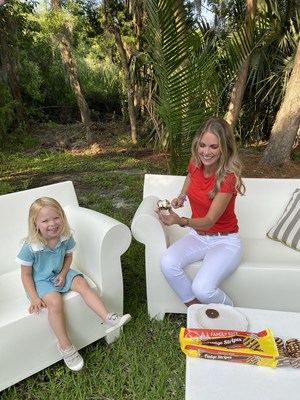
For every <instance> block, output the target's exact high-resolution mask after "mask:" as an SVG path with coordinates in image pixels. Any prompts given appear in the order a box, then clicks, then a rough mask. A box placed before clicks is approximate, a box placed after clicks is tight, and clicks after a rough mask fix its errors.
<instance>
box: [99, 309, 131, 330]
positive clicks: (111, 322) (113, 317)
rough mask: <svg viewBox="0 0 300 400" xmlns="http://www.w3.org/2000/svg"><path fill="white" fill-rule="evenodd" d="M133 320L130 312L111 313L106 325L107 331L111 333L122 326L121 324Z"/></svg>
mask: <svg viewBox="0 0 300 400" xmlns="http://www.w3.org/2000/svg"><path fill="white" fill-rule="evenodd" d="M130 320H131V315H130V314H125V315H122V314H117V313H109V314H108V316H107V318H106V321H105V322H104V325H105V326H106V330H105V332H106V333H110V332H112V331H114V330H115V329H118V328H121V326H123V325H125V324H127V322H129V321H130Z"/></svg>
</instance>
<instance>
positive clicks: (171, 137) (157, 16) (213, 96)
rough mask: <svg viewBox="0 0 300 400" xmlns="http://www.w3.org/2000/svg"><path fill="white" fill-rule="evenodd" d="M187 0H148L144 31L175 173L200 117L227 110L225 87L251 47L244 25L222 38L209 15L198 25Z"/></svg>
mask: <svg viewBox="0 0 300 400" xmlns="http://www.w3.org/2000/svg"><path fill="white" fill-rule="evenodd" d="M182 4H183V2H182V1H181V2H180V1H178V0H169V1H167V2H166V1H163V0H149V1H147V2H146V11H147V24H146V35H145V37H146V40H147V39H148V40H147V51H148V56H149V59H150V62H151V66H152V69H153V77H154V80H155V83H156V91H155V92H154V94H153V97H152V100H153V103H154V112H155V113H156V115H158V117H159V119H160V122H161V123H162V126H163V129H162V130H161V131H160V132H159V133H158V142H159V145H160V146H161V147H164V148H166V149H168V150H169V151H170V154H171V163H170V168H171V172H173V173H184V172H185V168H186V164H187V159H188V157H189V156H190V144H191V140H192V137H193V136H194V134H195V131H196V129H197V128H198V127H199V125H200V123H201V122H203V120H204V119H206V118H208V117H210V116H212V115H221V116H223V115H224V113H225V111H224V108H223V104H222V103H223V98H224V92H225V90H226V89H227V88H228V86H229V83H230V82H231V81H232V80H233V78H234V77H235V75H236V72H237V70H238V69H239V68H240V66H241V64H242V62H243V61H244V60H245V59H246V58H247V56H248V55H249V53H250V51H251V49H250V47H249V43H248V41H247V40H246V37H245V35H246V33H245V31H244V30H241V31H240V32H237V33H236V34H230V35H225V37H224V38H222V37H220V36H218V34H217V33H216V32H215V31H213V30H212V29H211V28H210V26H209V25H208V24H207V23H206V22H205V21H201V23H200V24H199V25H196V24H195V23H194V21H193V18H192V15H190V14H189V13H188V12H187V11H184V12H182V10H183V6H182ZM225 97H226V95H225ZM157 125H158V124H157Z"/></svg>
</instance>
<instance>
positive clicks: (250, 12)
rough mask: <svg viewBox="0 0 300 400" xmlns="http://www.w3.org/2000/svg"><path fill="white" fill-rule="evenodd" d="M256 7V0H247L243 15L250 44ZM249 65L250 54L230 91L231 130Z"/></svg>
mask: <svg viewBox="0 0 300 400" xmlns="http://www.w3.org/2000/svg"><path fill="white" fill-rule="evenodd" d="M256 9H257V0H247V9H246V17H245V31H246V35H247V37H248V41H249V43H250V44H252V42H253V32H252V29H251V25H252V21H254V18H255V14H256ZM249 66H250V56H249V57H247V59H246V60H245V61H244V63H243V64H242V66H241V68H240V70H239V72H238V74H237V77H236V81H235V84H234V87H233V89H232V92H231V98H230V103H229V107H228V113H227V116H226V121H227V122H228V123H229V125H230V126H231V127H232V130H233V132H234V131H235V128H236V125H237V121H238V118H239V114H240V111H241V106H242V101H243V97H244V93H245V88H246V82H247V76H248V70H249Z"/></svg>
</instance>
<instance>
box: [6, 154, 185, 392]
mask: <svg viewBox="0 0 300 400" xmlns="http://www.w3.org/2000/svg"><path fill="white" fill-rule="evenodd" d="M0 160H2V162H1V164H0V194H5V193H10V192H14V191H18V190H24V189H27V188H31V187H35V186H41V185H44V184H48V183H54V182H58V181H62V180H69V179H71V180H73V182H74V186H75V189H76V192H77V195H78V199H79V203H80V205H82V206H84V207H88V208H91V209H94V210H96V211H100V212H103V213H105V214H107V215H110V216H112V217H114V218H117V219H118V220H120V221H122V222H123V223H125V224H126V225H127V226H130V223H131V220H132V217H133V215H134V212H135V210H136V208H137V206H138V204H139V202H140V201H141V199H142V190H143V177H144V174H145V173H163V172H166V171H167V165H164V163H163V164H154V163H153V162H151V161H149V160H143V159H135V158H134V157H132V156H131V155H126V153H122V154H118V153H115V154H109V156H105V155H103V156H99V155H74V154H71V153H68V152H64V153H43V152H41V153H40V154H34V155H33V154H32V155H31V154H30V153H28V150H26V152H24V153H22V152H21V151H19V152H18V153H13V152H6V153H3V152H2V153H0ZM122 265H123V279H124V310H125V311H126V312H129V313H131V315H132V317H133V319H132V321H131V322H130V323H129V324H128V325H126V326H125V327H124V330H123V334H122V335H121V337H120V338H119V339H118V340H117V341H116V342H114V343H112V344H110V345H107V344H106V342H105V341H104V340H103V339H102V340H99V341H97V342H95V343H93V344H91V345H90V346H87V347H85V348H84V349H82V350H81V354H82V356H83V358H84V360H85V366H84V368H83V370H81V371H80V372H78V373H74V372H72V371H70V370H68V369H67V368H66V367H65V365H64V363H63V362H62V361H61V362H59V363H56V364H54V365H53V366H51V367H49V368H46V369H45V370H43V371H40V372H39V373H37V374H35V375H33V376H31V377H29V378H27V379H25V380H23V381H21V382H19V383H17V384H16V385H14V386H12V387H10V388H8V389H6V390H4V391H3V392H1V399H2V400H8V399H9V400H11V399H16V400H23V399H24V400H25V399H26V400H33V399H34V400H39V399H41V400H52V399H53V400H74V399H75V400H77V399H78V400H81V399H82V400H127V399H128V400H129V399H130V400H131V399H132V400H148V399H149V400H168V399H175V400H182V399H184V387H185V356H184V354H183V353H182V352H181V351H180V346H179V341H178V336H179V330H180V327H181V326H185V323H186V318H185V316H183V315H168V316H167V317H166V318H165V319H164V321H156V320H150V319H149V318H148V314H147V306H146V280H145V270H144V247H143V245H141V244H140V243H138V242H136V241H135V240H134V239H133V240H132V244H131V246H130V248H129V249H128V251H127V252H126V253H125V254H124V255H123V256H122ZM49 329H50V328H49ZM79 329H80V328H79ZM12 351H13V349H12Z"/></svg>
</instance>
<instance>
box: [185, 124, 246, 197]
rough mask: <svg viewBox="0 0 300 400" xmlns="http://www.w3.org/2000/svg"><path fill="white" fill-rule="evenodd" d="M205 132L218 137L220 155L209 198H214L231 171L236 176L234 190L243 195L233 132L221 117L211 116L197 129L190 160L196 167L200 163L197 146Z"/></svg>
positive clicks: (239, 162)
mask: <svg viewBox="0 0 300 400" xmlns="http://www.w3.org/2000/svg"><path fill="white" fill-rule="evenodd" d="M206 132H211V133H213V134H214V135H216V136H217V138H218V139H219V146H220V152H221V156H220V159H219V165H218V169H217V171H216V179H215V184H214V187H213V189H212V190H211V191H210V192H209V194H208V196H209V198H214V197H215V195H216V193H217V192H218V191H219V189H220V186H221V183H222V181H223V180H224V178H225V176H226V175H227V174H229V173H233V174H234V176H235V177H236V182H235V188H234V189H235V190H236V191H237V193H239V194H241V195H243V194H244V193H245V185H244V184H243V181H242V179H241V174H242V163H241V161H240V158H239V156H238V152H237V148H236V143H235V140H234V136H233V132H232V129H231V127H230V125H229V124H228V122H226V121H225V120H224V119H223V118H218V117H213V118H209V119H208V120H207V121H205V122H204V123H203V124H202V125H201V126H200V128H199V130H198V131H197V133H196V135H195V137H194V139H193V141H192V160H193V163H194V165H195V166H196V167H197V168H198V167H199V166H200V165H201V161H200V157H199V153H198V147H199V143H200V141H201V139H202V137H203V135H204V133H206Z"/></svg>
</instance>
